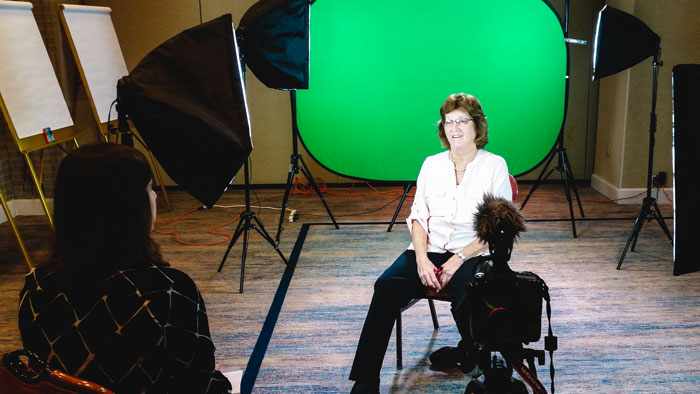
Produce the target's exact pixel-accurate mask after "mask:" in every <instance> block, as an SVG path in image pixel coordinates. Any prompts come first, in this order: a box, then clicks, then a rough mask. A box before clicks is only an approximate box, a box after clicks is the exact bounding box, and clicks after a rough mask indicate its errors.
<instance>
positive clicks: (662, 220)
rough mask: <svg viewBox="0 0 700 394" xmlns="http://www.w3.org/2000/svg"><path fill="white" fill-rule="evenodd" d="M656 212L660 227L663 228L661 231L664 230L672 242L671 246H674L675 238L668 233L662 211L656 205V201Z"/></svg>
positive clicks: (655, 204)
mask: <svg viewBox="0 0 700 394" xmlns="http://www.w3.org/2000/svg"><path fill="white" fill-rule="evenodd" d="M654 212H656V215H655V216H656V221H657V222H658V223H659V226H661V229H662V230H664V233H666V237H668V240H669V241H671V245H673V236H671V232H670V231H668V227H667V226H666V222H665V221H664V217H663V216H661V210H660V209H659V205H658V204H657V203H656V199H655V200H654Z"/></svg>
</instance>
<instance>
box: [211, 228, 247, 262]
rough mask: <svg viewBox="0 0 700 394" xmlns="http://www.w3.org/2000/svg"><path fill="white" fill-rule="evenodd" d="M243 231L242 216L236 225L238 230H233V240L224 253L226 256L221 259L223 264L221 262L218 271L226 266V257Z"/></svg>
mask: <svg viewBox="0 0 700 394" xmlns="http://www.w3.org/2000/svg"><path fill="white" fill-rule="evenodd" d="M243 231H244V230H243V217H241V218H240V219H238V226H236V231H234V232H233V236H232V237H231V242H229V243H228V248H226V253H224V258H223V259H221V264H219V269H218V270H217V272H221V269H222V268H224V263H225V262H226V258H227V257H228V254H229V252H230V251H231V248H232V247H233V244H235V243H236V240H237V239H238V237H240V236H241V233H242V232H243Z"/></svg>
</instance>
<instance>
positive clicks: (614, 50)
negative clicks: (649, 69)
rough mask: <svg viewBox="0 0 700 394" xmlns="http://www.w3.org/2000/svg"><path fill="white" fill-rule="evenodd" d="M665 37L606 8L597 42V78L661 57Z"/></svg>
mask: <svg viewBox="0 0 700 394" xmlns="http://www.w3.org/2000/svg"><path fill="white" fill-rule="evenodd" d="M660 44H661V38H660V37H659V36H658V35H657V34H656V33H654V32H653V31H652V30H651V29H650V28H649V26H647V25H646V24H645V23H644V22H642V21H640V20H639V19H637V18H636V17H634V16H632V15H630V14H628V13H625V12H623V11H620V10H618V9H615V8H613V7H610V6H609V5H606V6H605V7H603V9H602V10H600V12H599V13H598V23H597V26H596V34H595V39H594V41H593V45H594V47H593V79H594V80H597V79H600V78H603V77H607V76H608V75H613V74H616V73H618V72H620V71H622V70H626V69H628V68H630V67H632V66H634V65H635V64H637V63H639V62H641V61H642V60H644V59H646V58H648V57H649V56H652V55H654V54H657V53H658V52H659V46H660Z"/></svg>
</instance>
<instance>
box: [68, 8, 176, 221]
mask: <svg viewBox="0 0 700 394" xmlns="http://www.w3.org/2000/svg"><path fill="white" fill-rule="evenodd" d="M111 11H112V10H111V9H110V8H108V7H94V6H83V5H68V4H61V5H59V13H58V14H59V17H60V19H61V26H62V27H63V31H64V32H65V34H66V37H67V38H68V43H69V44H70V48H71V52H72V53H73V58H74V59H75V63H76V65H77V66H78V72H79V74H80V79H81V80H82V81H83V86H84V87H85V92H86V93H87V97H88V99H89V101H90V108H91V110H92V115H93V118H94V120H95V123H96V124H97V127H98V128H99V130H100V133H101V134H102V136H103V137H104V139H105V141H107V142H109V129H110V127H114V128H116V127H117V120H116V119H117V116H116V112H113V117H112V118H111V119H110V116H109V114H110V107H111V105H112V102H113V101H114V99H115V98H116V97H117V81H119V79H120V78H122V77H123V76H125V75H127V74H129V72H128V71H127V68H126V63H125V62H124V56H123V55H122V52H121V48H120V46H119V41H118V40H117V34H116V32H115V30H114V25H113V24H112V19H111V17H110V13H111ZM139 141H140V142H141V143H142V144H143V142H142V141H141V140H140V139H139ZM143 146H144V148H145V149H146V151H147V152H148V155H149V157H150V159H151V165H152V167H153V174H154V175H155V177H156V180H157V181H158V184H159V185H161V186H162V192H163V197H164V198H165V202H166V205H167V206H168V211H172V207H171V206H170V200H169V199H168V194H167V193H166V191H165V184H164V183H163V178H162V176H161V174H160V170H159V169H158V165H157V162H156V159H155V157H154V156H153V153H152V152H151V150H150V149H149V148H148V146H145V144H143Z"/></svg>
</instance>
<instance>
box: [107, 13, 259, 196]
mask: <svg viewBox="0 0 700 394" xmlns="http://www.w3.org/2000/svg"><path fill="white" fill-rule="evenodd" d="M242 78H243V72H242V68H241V64H240V61H239V54H238V48H237V44H236V41H235V39H234V32H233V25H232V20H231V15H230V14H227V15H223V16H221V17H219V18H217V19H214V20H212V21H210V22H207V23H204V24H201V25H199V26H196V27H193V28H191V29H188V30H185V31H183V32H182V33H180V34H178V35H176V36H174V37H173V38H171V39H170V40H168V41H166V42H164V43H163V44H161V45H160V46H158V47H157V48H156V49H154V50H153V51H152V52H151V53H149V54H148V55H147V56H146V57H145V58H144V59H143V60H142V61H141V62H140V63H139V64H138V65H137V66H136V67H135V68H134V69H133V71H131V73H130V74H129V75H128V76H126V77H124V78H122V79H121V80H119V84H118V89H117V90H118V99H119V106H120V108H119V110H120V111H124V112H126V114H128V116H129V118H131V120H132V122H133V123H134V125H135V126H136V128H137V129H138V130H139V133H140V134H141V136H142V137H143V139H144V140H145V142H146V144H147V145H148V147H149V148H150V149H151V151H152V152H153V153H154V154H155V156H156V157H157V158H158V161H159V162H160V163H161V164H162V166H163V168H164V169H165V171H166V172H167V173H168V175H169V176H170V177H171V178H172V179H173V180H174V181H175V182H177V184H178V185H179V186H180V187H182V188H183V189H184V190H185V191H187V192H188V193H190V194H191V195H192V196H194V197H195V198H197V199H198V200H199V201H201V202H202V203H203V204H205V205H206V206H208V207H211V206H213V205H214V203H215V202H216V201H217V200H218V199H219V197H220V196H221V195H222V194H223V193H224V191H225V190H226V188H227V187H228V186H229V184H230V183H231V181H232V179H233V177H234V176H235V175H236V173H237V172H238V170H239V169H240V168H241V166H242V165H243V163H244V162H245V161H246V160H247V159H248V155H249V154H250V152H251V151H252V149H253V144H252V140H251V131H250V121H249V114H248V105H247V102H246V96H245V85H244V82H243V79H242Z"/></svg>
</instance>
